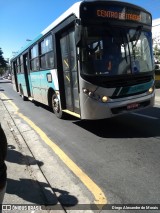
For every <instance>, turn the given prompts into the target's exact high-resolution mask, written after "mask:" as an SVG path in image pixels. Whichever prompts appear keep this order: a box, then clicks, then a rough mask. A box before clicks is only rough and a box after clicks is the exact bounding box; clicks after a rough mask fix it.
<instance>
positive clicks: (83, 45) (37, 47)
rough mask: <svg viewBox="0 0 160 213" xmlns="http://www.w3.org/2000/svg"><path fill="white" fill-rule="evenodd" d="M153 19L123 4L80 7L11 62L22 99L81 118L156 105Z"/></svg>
mask: <svg viewBox="0 0 160 213" xmlns="http://www.w3.org/2000/svg"><path fill="white" fill-rule="evenodd" d="M151 28H152V16H151V14H150V13H149V12H148V11H146V10H145V9H144V8H142V7H139V6H136V5H133V4H130V3H126V2H120V1H111V0H85V1H81V2H77V3H75V4H74V5H73V6H71V7H70V8H69V9H68V10H67V11H66V12H64V13H63V14H62V15H61V16H60V17H59V18H57V19H56V20H55V21H54V22H53V23H51V25H49V26H48V27H47V28H46V29H44V30H43V31H42V32H41V33H40V34H39V35H38V36H37V37H36V38H35V39H34V40H32V41H31V42H30V43H29V44H28V45H27V46H26V47H24V48H23V49H21V50H20V51H19V52H18V53H17V55H16V56H15V57H14V58H12V60H11V67H12V73H13V79H14V80H13V84H14V88H15V90H16V91H17V92H19V93H20V95H21V96H22V98H23V99H24V100H25V99H29V100H34V101H37V102H40V103H42V104H45V105H48V106H50V107H52V109H53V111H54V113H55V115H56V116H57V117H59V118H62V117H63V116H64V115H65V114H66V113H69V114H71V115H74V116H76V117H78V118H80V119H91V120H93V119H105V118H110V117H113V116H116V115H120V114H122V113H128V112H133V111H135V110H140V109H143V108H146V107H151V106H153V104H154V97H155V91H154V62H153V50H152V34H151Z"/></svg>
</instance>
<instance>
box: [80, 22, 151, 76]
mask: <svg viewBox="0 0 160 213" xmlns="http://www.w3.org/2000/svg"><path fill="white" fill-rule="evenodd" d="M81 59H82V74H86V75H105V76H115V75H124V74H125V75H128V74H138V73H144V72H150V71H153V58H152V39H151V32H150V31H144V30H143V28H142V27H141V26H139V27H137V28H133V29H132V28H113V27H107V28H106V29H105V28H104V27H103V28H102V27H99V28H98V29H97V27H95V28H93V27H85V28H84V31H83V41H82V55H81Z"/></svg>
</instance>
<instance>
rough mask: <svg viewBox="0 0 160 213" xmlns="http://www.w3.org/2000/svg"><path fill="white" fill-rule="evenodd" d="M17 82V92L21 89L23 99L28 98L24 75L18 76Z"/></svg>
mask: <svg viewBox="0 0 160 213" xmlns="http://www.w3.org/2000/svg"><path fill="white" fill-rule="evenodd" d="M17 80H18V87H19V91H20V92H21V89H22V92H23V95H24V96H25V97H28V92H27V84H26V80H25V76H24V73H21V74H18V75H17Z"/></svg>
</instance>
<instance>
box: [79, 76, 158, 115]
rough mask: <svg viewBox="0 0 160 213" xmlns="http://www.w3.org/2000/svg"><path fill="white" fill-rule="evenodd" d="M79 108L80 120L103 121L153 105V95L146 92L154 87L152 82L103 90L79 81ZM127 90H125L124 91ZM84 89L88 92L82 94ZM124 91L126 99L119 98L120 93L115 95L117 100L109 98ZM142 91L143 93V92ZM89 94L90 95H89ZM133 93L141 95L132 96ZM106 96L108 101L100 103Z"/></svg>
mask: <svg viewBox="0 0 160 213" xmlns="http://www.w3.org/2000/svg"><path fill="white" fill-rule="evenodd" d="M80 82H81V83H80V90H81V92H80V100H81V101H80V108H81V118H82V119H104V118H110V117H113V116H116V115H118V114H122V113H126V112H130V111H134V110H139V109H142V108H145V107H151V106H153V105H154V99H155V93H154V92H153V93H151V94H149V92H148V90H149V89H150V88H152V87H154V81H153V80H152V81H150V82H147V83H143V84H139V85H133V86H129V87H128V88H127V87H122V88H103V87H98V86H96V85H92V84H90V83H88V82H87V81H85V80H83V79H81V80H80ZM126 88H127V89H126ZM84 89H87V90H88V93H87V94H86V93H84V92H83V91H84ZM117 89H118V90H119V91H123V89H124V91H125V94H124V92H123V95H126V96H127V95H128V97H121V95H122V93H120V92H119V93H117V94H118V95H117V98H116V99H112V98H110V97H111V96H112V95H113V94H114V93H115V91H117ZM143 91H144V92H143ZM89 92H91V93H92V94H91V95H90V93H89ZM134 93H141V94H138V95H134ZM103 96H107V97H108V99H109V100H108V101H107V102H106V103H103V102H102V97H103Z"/></svg>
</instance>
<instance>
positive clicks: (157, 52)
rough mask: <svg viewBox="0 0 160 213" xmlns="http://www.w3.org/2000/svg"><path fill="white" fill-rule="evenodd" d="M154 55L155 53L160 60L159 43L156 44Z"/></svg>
mask: <svg viewBox="0 0 160 213" xmlns="http://www.w3.org/2000/svg"><path fill="white" fill-rule="evenodd" d="M154 55H155V58H156V59H157V60H158V61H160V47H159V46H158V45H156V46H155V47H154Z"/></svg>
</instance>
